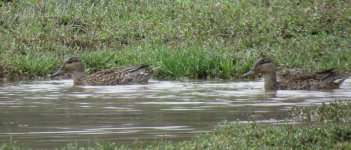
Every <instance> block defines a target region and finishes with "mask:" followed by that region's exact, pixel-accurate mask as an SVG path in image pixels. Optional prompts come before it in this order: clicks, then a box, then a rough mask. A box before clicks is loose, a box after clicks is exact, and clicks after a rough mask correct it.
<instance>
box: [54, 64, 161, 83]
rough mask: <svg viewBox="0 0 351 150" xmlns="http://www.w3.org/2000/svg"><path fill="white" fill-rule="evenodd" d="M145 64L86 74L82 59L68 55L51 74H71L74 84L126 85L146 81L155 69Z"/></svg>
mask: <svg viewBox="0 0 351 150" xmlns="http://www.w3.org/2000/svg"><path fill="white" fill-rule="evenodd" d="M158 68H160V67H156V68H151V67H150V66H149V65H146V64H138V65H133V66H128V67H119V68H110V69H106V70H102V71H98V72H96V73H93V74H91V75H87V73H86V72H85V67H84V65H83V63H82V61H81V60H80V59H79V58H78V57H70V58H68V59H66V60H65V61H64V63H63V64H62V65H61V67H60V68H59V69H58V70H57V71H56V72H55V73H53V74H52V77H56V76H60V75H65V74H71V75H72V77H73V84H74V85H78V86H79V85H99V86H103V85H126V84H140V83H147V82H148V80H149V79H150V78H151V77H152V75H153V74H154V73H155V71H156V70H157V69H158Z"/></svg>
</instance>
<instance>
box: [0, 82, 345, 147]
mask: <svg viewBox="0 0 351 150" xmlns="http://www.w3.org/2000/svg"><path fill="white" fill-rule="evenodd" d="M349 97H351V79H349V80H346V81H345V82H344V84H343V85H342V86H341V88H340V89H336V90H330V91H278V93H277V94H276V96H272V95H267V94H265V93H264V92H263V82H262V80H258V81H255V82H233V81H220V80H217V81H187V82H180V81H155V80H153V81H150V83H149V84H147V85H124V86H85V87H73V86H72V81H71V80H53V81H28V82H18V83H3V84H0V121H1V122H0V143H8V142H11V141H12V142H13V141H16V142H17V144H16V145H21V146H25V147H31V148H53V147H63V146H65V145H66V144H69V143H79V144H83V145H88V144H93V143H95V142H96V141H101V140H103V141H110V142H115V143H118V144H128V143H132V142H135V140H154V139H169V140H185V139H189V138H191V137H193V136H194V135H196V134H199V133H203V132H208V131H211V130H213V128H214V127H215V126H216V125H217V124H219V123H221V122H223V121H228V122H239V123H247V122H249V121H252V120H261V121H262V122H268V123H279V122H283V121H282V119H283V118H284V116H285V115H286V113H287V110H288V109H289V108H291V107H292V106H294V105H311V104H318V103H322V102H329V101H334V100H350V99H349Z"/></svg>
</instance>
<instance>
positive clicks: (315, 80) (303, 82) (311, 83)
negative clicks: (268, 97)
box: [243, 58, 349, 91]
mask: <svg viewBox="0 0 351 150" xmlns="http://www.w3.org/2000/svg"><path fill="white" fill-rule="evenodd" d="M285 71H286V70H285ZM304 71H305V70H303V69H295V71H294V70H288V72H284V71H283V72H282V73H280V75H281V78H280V82H277V80H276V69H275V66H274V64H273V62H272V61H271V60H269V59H265V58H262V59H259V60H258V61H257V62H256V63H255V65H254V67H253V68H252V69H251V70H250V71H249V72H247V73H245V74H244V75H243V76H249V75H253V74H256V73H261V74H262V75H263V78H264V82H265V83H264V85H265V90H266V91H272V90H278V89H281V90H316V89H335V88H339V87H340V84H341V83H342V82H343V81H344V80H345V79H347V78H348V77H349V75H348V74H346V73H344V72H342V71H341V70H337V69H329V70H324V71H321V72H309V71H307V73H306V72H304Z"/></svg>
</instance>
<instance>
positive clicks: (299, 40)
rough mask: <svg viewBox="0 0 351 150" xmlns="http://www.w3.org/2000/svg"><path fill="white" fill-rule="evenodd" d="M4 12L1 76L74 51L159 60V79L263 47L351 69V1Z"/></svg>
mask: <svg viewBox="0 0 351 150" xmlns="http://www.w3.org/2000/svg"><path fill="white" fill-rule="evenodd" d="M0 16H1V18H0V35H1V36H0V43H1V44H0V69H1V70H0V78H7V79H18V78H33V77H47V76H48V75H49V74H50V73H51V72H52V71H53V70H54V69H55V68H56V67H57V66H58V65H60V63H61V62H62V61H63V60H64V59H65V58H67V57H69V56H73V55H74V56H79V57H82V58H83V60H84V62H85V63H86V64H87V68H88V70H89V71H90V72H94V71H98V70H101V69H105V68H109V67H112V66H123V65H129V64H134V63H150V64H151V65H152V66H162V69H161V70H160V72H159V73H158V74H157V75H156V76H157V77H158V78H160V79H165V78H179V77H190V78H237V77H238V76H239V75H240V74H242V73H243V72H244V71H246V70H248V69H249V67H250V66H251V65H252V63H253V62H254V61H255V60H256V59H257V58H258V57H261V56H266V57H270V58H272V59H274V60H276V63H277V65H279V66H281V67H303V68H312V69H313V70H317V69H324V68H331V67H338V68H343V69H347V70H348V71H350V68H351V65H350V62H351V57H348V56H350V54H351V50H350V44H349V43H351V36H350V35H351V28H349V27H350V25H351V17H350V16H351V2H350V1H334V0H324V1H287V0H258V1H250V0H219V1H207V0H199V1H192V0H183V1H177V0H154V1H146V0H145V1H142V0H133V1H130V0H118V1H112V0H105V1H83V0H79V1H54V0H48V1H37V0H26V1H14V2H10V3H8V2H7V3H4V2H2V4H1V5H0Z"/></svg>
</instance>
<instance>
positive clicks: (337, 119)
mask: <svg viewBox="0 0 351 150" xmlns="http://www.w3.org/2000/svg"><path fill="white" fill-rule="evenodd" d="M350 108H351V103H350V102H334V103H330V104H323V105H318V106H307V107H306V106H305V107H294V108H292V109H291V110H290V115H289V117H288V118H287V119H288V120H292V121H300V122H302V123H303V124H280V125H272V124H261V123H250V124H228V123H223V124H220V125H218V126H217V127H216V128H215V129H214V130H213V131H212V132H209V133H204V134H200V135H198V136H196V137H195V138H193V139H191V140H187V141H183V142H171V141H166V140H157V141H154V142H143V141H138V142H135V143H133V144H130V145H119V144H115V143H103V142H99V143H96V144H95V145H92V146H90V147H86V146H85V147H84V146H79V145H77V144H72V145H68V146H66V147H64V148H60V149H65V150H78V149H80V150H83V149H88V150H90V149H92V150H93V149H104V150H113V149H118V150H124V149H126V150H127V149H150V150H155V149H162V150H163V149H169V150H173V149H174V150H178V149H199V150H202V149H350V148H351V124H350V121H351V109H350ZM306 118H315V119H306ZM0 149H1V150H12V149H18V150H21V149H27V148H23V147H18V145H16V144H3V145H2V146H0Z"/></svg>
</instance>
